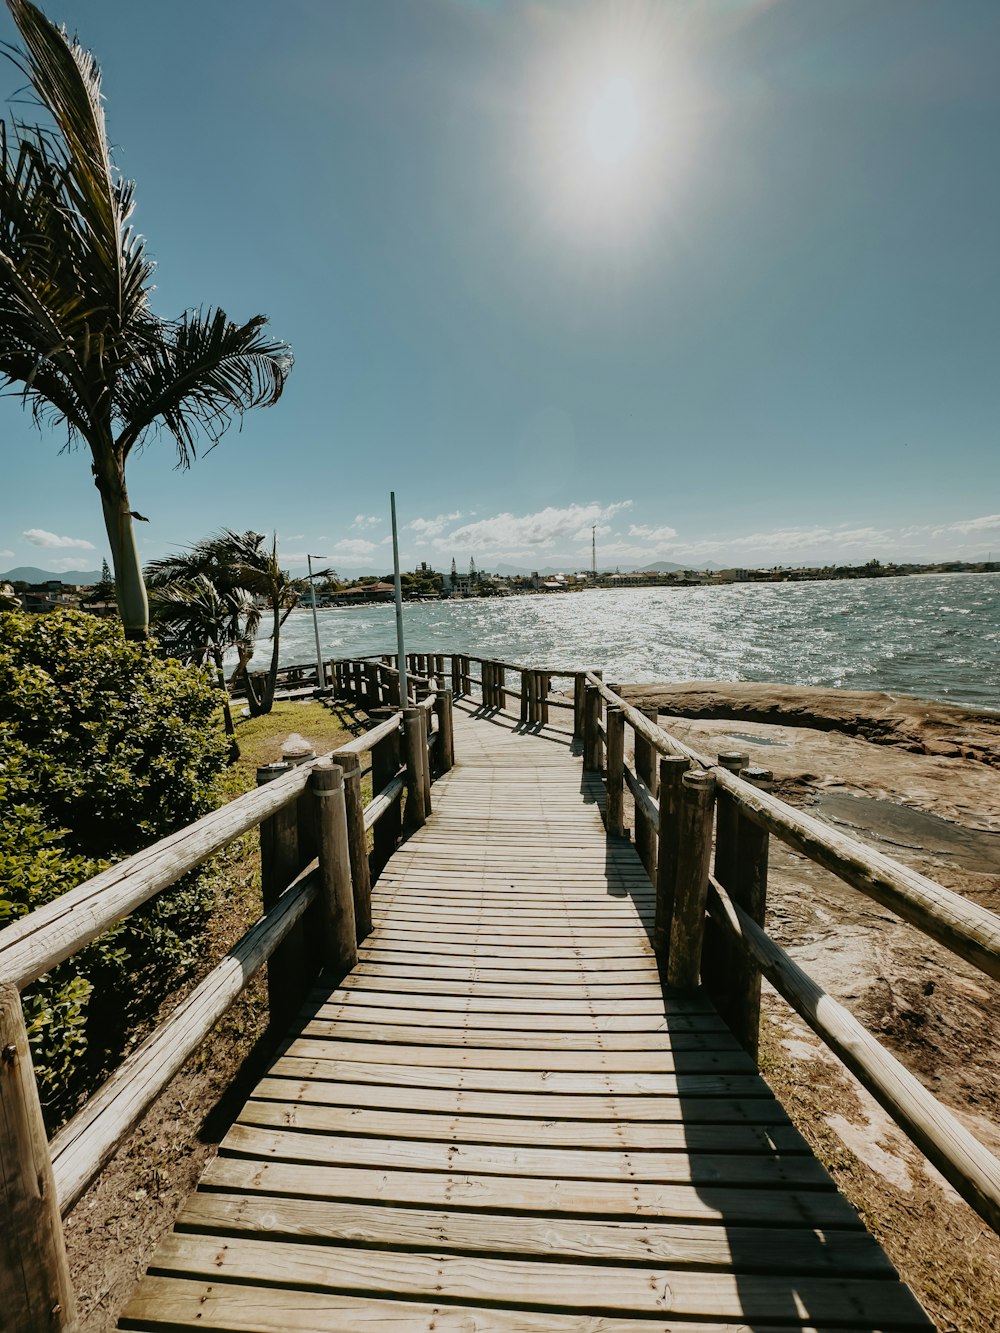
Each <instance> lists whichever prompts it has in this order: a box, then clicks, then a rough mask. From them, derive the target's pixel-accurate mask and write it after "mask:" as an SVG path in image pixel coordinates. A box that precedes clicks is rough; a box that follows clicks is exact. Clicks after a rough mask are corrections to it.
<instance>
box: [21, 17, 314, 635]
mask: <svg viewBox="0 0 1000 1333" xmlns="http://www.w3.org/2000/svg"><path fill="white" fill-rule="evenodd" d="M7 5H8V7H9V9H10V11H11V13H12V14H13V16H14V21H15V23H16V24H17V26H18V29H19V31H20V33H21V37H22V38H23V41H24V45H25V48H26V49H25V51H23V52H21V51H19V50H18V49H17V48H14V47H7V48H6V54H7V55H8V56H9V58H10V59H11V60H12V61H13V63H14V64H15V65H16V66H17V67H18V69H19V70H21V72H22V73H23V74H24V75H25V76H26V77H27V79H28V81H29V83H30V84H31V87H32V88H33V89H34V92H35V94H36V97H37V99H38V102H39V104H40V105H41V107H42V109H43V110H44V111H45V112H46V113H47V115H48V116H49V117H51V121H52V125H51V126H38V125H28V124H25V123H22V122H21V121H19V120H15V119H12V120H11V122H10V125H9V126H8V124H7V122H5V121H3V120H0V386H6V385H10V384H19V385H21V386H23V387H22V394H23V398H24V402H25V404H26V405H27V406H29V407H30V409H31V412H32V415H33V418H34V421H35V424H36V425H39V426H40V425H42V424H43V423H45V422H54V423H56V424H59V425H61V426H64V427H65V428H66V431H67V435H68V443H70V444H76V443H79V442H81V441H82V442H84V443H85V444H86V445H87V446H88V447H89V449H90V452H91V458H92V467H93V473H94V481H95V484H96V486H97V489H98V492H99V493H100V497H101V506H102V509H103V513H104V522H105V526H106V528H107V533H108V541H109V542H110V545H111V555H112V560H113V562H114V570H115V585H116V591H117V597H118V605H119V610H120V612H121V617H122V621H123V623H124V626H125V633H126V635H127V637H129V638H136V639H138V638H145V637H146V636H147V634H148V622H149V612H148V604H147V599H146V589H145V585H144V583H143V578H142V571H141V568H140V565H139V559H138V553H137V550H136V543H135V534H134V530H133V524H132V520H133V519H134V518H142V515H140V514H137V513H136V512H135V511H134V510H133V509H132V507H131V502H130V500H129V495H128V490H127V488H126V485H125V465H126V462H127V460H128V458H129V455H130V454H131V452H132V450H133V449H134V448H135V447H136V445H138V444H140V443H141V442H142V441H143V440H144V439H145V438H146V437H147V435H148V434H149V432H150V430H151V429H154V428H158V427H159V428H163V429H165V430H166V432H167V433H168V434H169V435H170V436H172V437H173V441H174V444H175V445H176V449H177V459H178V466H180V467H187V466H189V465H190V463H191V461H192V459H193V458H194V457H195V456H196V447H197V444H198V441H199V438H201V437H202V436H204V437H206V438H207V440H208V442H209V447H211V446H214V445H215V444H216V443H218V440H219V438H220V437H221V435H222V434H223V432H224V431H225V430H226V428H227V427H228V425H229V424H230V421H231V420H232V418H233V417H234V416H241V415H242V414H243V413H244V412H245V411H247V410H248V409H249V408H252V407H259V406H268V405H270V404H273V403H275V402H277V400H278V398H279V397H280V396H281V391H282V389H283V388H284V385H285V381H286V379H287V376H288V372H289V370H290V368H291V356H290V353H289V351H288V348H287V347H286V346H285V344H284V343H281V342H276V341H273V340H271V339H268V338H267V337H265V334H264V328H265V326H266V323H267V321H266V319H265V318H264V317H263V316H262V315H255V316H254V317H253V318H252V319H250V320H248V321H247V322H246V323H245V324H237V323H234V322H233V321H231V320H230V319H229V317H228V316H227V315H226V314H225V312H224V311H222V310H218V309H207V310H197V311H188V312H186V313H185V314H183V315H182V316H181V317H180V319H177V320H172V321H171V320H164V319H161V318H159V317H158V316H156V315H154V314H153V312H152V310H151V309H150V303H149V295H150V291H151V285H150V284H151V277H152V272H153V263H152V261H151V260H150V259H149V258H148V256H147V255H146V253H145V250H144V246H143V241H142V238H141V237H140V236H138V235H137V234H136V233H135V232H134V231H133V229H132V227H131V226H130V225H129V217H130V215H131V213H132V207H133V192H134V187H133V183H132V182H131V181H127V180H124V179H123V178H122V177H121V176H120V175H119V174H118V172H117V171H116V169H115V167H114V164H113V162H112V159H111V152H110V148H109V145H108V140H107V134H106V131H105V123H104V110H103V105H102V100H101V75H100V70H99V69H98V66H97V64H96V62H95V60H94V58H93V56H92V55H90V53H89V52H87V51H85V50H84V49H83V47H82V46H81V45H80V44H79V42H78V41H77V40H76V39H75V38H70V37H69V36H68V35H67V34H66V32H65V30H62V29H59V28H57V27H56V26H55V25H54V24H53V23H51V22H50V21H49V20H48V19H47V18H46V17H45V15H44V14H42V13H41V11H40V10H39V9H38V8H37V7H36V6H35V5H33V4H31V3H29V0H7Z"/></svg>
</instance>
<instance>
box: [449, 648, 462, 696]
mask: <svg viewBox="0 0 1000 1333" xmlns="http://www.w3.org/2000/svg"><path fill="white" fill-rule="evenodd" d="M451 693H452V697H453V698H455V699H457V698H458V696H459V695H460V694H461V693H462V659H461V657H460V656H459V655H458V653H452V655H451Z"/></svg>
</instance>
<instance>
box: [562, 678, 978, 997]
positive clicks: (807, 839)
mask: <svg viewBox="0 0 1000 1333" xmlns="http://www.w3.org/2000/svg"><path fill="white" fill-rule="evenodd" d="M587 678H588V680H591V681H593V683H594V684H595V687H596V688H598V689H599V690H600V691H601V692H602V695H603V697H604V698H605V700H606V701H607V702H609V703H616V704H621V705H622V707H623V709H624V712H625V716H626V718H627V719H628V721H629V722H630V723H631V724H632V726H633V727H635V729H636V731H642V733H643V735H644V736H645V737H646V738H647V739H648V740H650V741H651V743H652V744H653V745H654V747H655V748H657V749H658V750H659V751H660V753H661V754H679V755H683V756H685V757H686V758H687V759H689V760H690V761H691V762H692V763H694V764H696V765H697V766H698V767H700V768H711V767H712V762H711V760H710V759H707V758H706V757H705V756H703V755H701V754H699V753H698V752H697V751H696V750H693V749H692V748H691V747H690V746H689V745H685V744H684V743H683V741H679V740H678V739H677V738H676V737H674V736H670V735H669V734H668V733H666V732H664V731H662V730H661V729H660V728H659V727H654V726H652V724H651V723H650V722H648V721H647V719H646V718H644V717H643V715H642V713H641V712H639V710H638V709H636V708H633V707H632V706H631V705H630V704H626V703H625V702H624V701H623V700H622V699H620V698H619V697H618V695H616V694H614V693H612V691H610V690H608V689H607V687H606V686H605V685H604V684H603V683H602V682H601V681H600V679H599V678H598V677H597V676H596V674H595V673H594V672H589V673H588V677H587ZM717 778H718V786H719V790H720V791H724V792H727V793H728V794H730V795H732V796H734V797H735V798H736V799H737V801H738V803H739V805H740V808H741V810H742V811H743V813H744V814H745V815H747V816H748V817H749V818H751V819H753V820H754V821H755V822H757V823H759V824H761V825H762V827H764V828H766V829H767V830H768V832H769V833H772V834H774V835H775V836H776V837H778V838H780V839H781V840H782V842H784V843H786V844H787V845H788V846H789V847H792V848H793V849H794V850H795V851H797V852H799V853H801V855H803V856H806V857H808V858H809V859H810V860H812V861H815V862H816V864H817V865H820V866H822V867H823V868H824V869H825V870H829V871H830V872H831V873H832V874H834V875H837V876H838V877H839V878H840V879H842V880H844V881H845V882H846V883H848V884H850V885H851V886H852V888H855V889H858V890H859V891H860V892H861V893H864V894H866V895H867V896H868V897H869V898H872V899H874V900H875V901H876V902H878V903H881V904H882V906H883V907H888V908H889V909H890V911H893V912H895V913H896V914H897V915H898V916H899V917H901V918H902V919H903V920H904V921H908V922H910V923H911V925H915V926H917V927H918V928H919V929H920V930H922V931H924V933H925V934H927V935H930V936H931V937H932V938H933V939H936V940H938V942H939V943H941V944H943V945H944V946H945V947H946V948H948V949H951V950H952V952H953V953H956V954H958V955H959V957H961V958H964V959H965V960H966V962H969V963H972V964H973V966H974V967H978V968H980V969H981V970H982V971H983V972H986V973H987V974H988V975H989V976H991V977H993V978H995V979H996V980H1000V916H997V915H996V914H995V913H994V912H990V911H988V910H987V909H986V908H985V907H981V906H980V905H979V904H978V903H974V902H972V901H971V900H970V899H968V898H965V897H963V896H962V894H959V893H955V892H953V891H952V890H951V889H946V888H944V886H943V885H941V884H936V883H935V882H934V881H933V880H930V879H927V878H926V877H925V876H924V875H920V874H918V873H917V872H916V871H915V870H911V869H910V868H909V867H908V866H903V865H900V863H899V862H898V861H893V860H892V859H891V858H890V857H888V856H883V855H882V853H881V852H876V851H874V850H873V849H872V848H870V847H865V846H863V845H862V844H861V843H859V842H856V841H855V840H854V839H853V838H848V837H846V836H845V835H844V834H842V833H838V832H837V831H836V830H834V829H831V828H830V827H829V825H827V824H824V823H823V822H822V821H821V820H818V819H815V818H813V816H811V815H807V814H805V813H804V812H803V811H801V810H793V809H792V807H791V806H789V805H786V804H785V802H784V801H781V800H779V799H778V798H777V797H774V796H771V795H769V794H768V793H766V792H761V791H755V790H754V788H753V787H752V786H750V785H749V784H748V783H745V782H744V781H743V780H742V778H739V777H737V776H736V775H735V774H731V773H726V772H725V771H724V770H723V771H720V772H719V773H718V774H717Z"/></svg>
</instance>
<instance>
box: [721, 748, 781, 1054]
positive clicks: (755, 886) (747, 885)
mask: <svg viewBox="0 0 1000 1333" xmlns="http://www.w3.org/2000/svg"><path fill="white" fill-rule="evenodd" d="M740 777H741V778H743V780H744V781H745V782H750V783H752V784H753V786H755V787H761V788H763V789H764V790H767V788H768V787H770V786H771V782H772V779H773V774H772V773H771V772H770V770H769V769H766V768H744V769H743V770H742V772H741V773H740ZM736 845H737V848H738V854H737V857H736V864H735V868H734V870H733V876H732V881H731V883H730V884H724V885H723V887H724V888H725V889H726V890H727V891H728V893H729V895H730V897H731V898H732V900H733V902H734V903H738V904H739V906H740V907H742V908H743V910H744V912H746V914H747V916H749V917H750V918H752V920H753V921H754V922H756V924H757V925H758V926H761V927H763V925H764V915H765V912H766V910H767V855H768V833H767V829H763V828H761V827H760V825H759V824H755V823H754V822H753V820H752V819H748V818H747V817H746V816H745V815H742V814H738V816H737V828H736ZM730 969H731V970H730V972H729V978H728V985H727V987H726V991H727V995H726V1000H725V1001H724V1002H723V1005H722V1017H723V1018H725V1020H726V1021H727V1023H728V1024H729V1026H730V1028H731V1029H732V1032H733V1035H734V1036H735V1038H736V1040H737V1041H738V1042H739V1043H740V1045H741V1046H742V1047H743V1048H744V1049H745V1050H746V1051H747V1052H748V1053H749V1054H750V1055H752V1056H753V1058H754V1059H755V1060H756V1059H757V1053H758V1049H759V1045H760V969H759V967H758V966H757V965H756V964H755V963H754V962H753V960H752V959H751V958H750V957H749V955H748V954H746V953H744V952H743V950H742V949H739V950H734V951H733V954H732V957H731V960H730Z"/></svg>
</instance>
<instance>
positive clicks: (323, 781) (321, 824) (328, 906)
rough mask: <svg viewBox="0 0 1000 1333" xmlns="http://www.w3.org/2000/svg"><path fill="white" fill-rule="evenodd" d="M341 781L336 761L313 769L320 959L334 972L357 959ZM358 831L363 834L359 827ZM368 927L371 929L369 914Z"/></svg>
mask: <svg viewBox="0 0 1000 1333" xmlns="http://www.w3.org/2000/svg"><path fill="white" fill-rule="evenodd" d="M345 785H346V784H345V781H344V773H343V770H342V769H341V768H340V767H338V766H337V764H335V763H333V762H331V763H329V764H319V765H317V767H316V768H314V769H313V773H312V781H311V786H312V790H313V795H314V796H315V798H316V803H317V806H318V819H317V825H318V830H317V831H318V842H319V889H320V897H319V902H320V909H321V930H322V954H323V963H324V965H325V966H326V967H327V968H329V969H330V970H331V971H332V972H333V973H334V974H335V975H337V976H343V975H344V973H346V972H349V971H350V970H351V968H352V967H353V966H354V964H355V963H356V962H357V959H358V927H357V918H356V915H355V913H356V901H357V899H356V895H355V888H354V885H353V883H352V878H351V876H352V865H351V854H350V830H349V826H348V822H347V800H346V794H345V790H344V788H345ZM361 832H362V837H363V836H364V829H363V828H362V831H361ZM366 868H367V860H366ZM368 928H369V930H370V929H371V918H370V917H369V919H368Z"/></svg>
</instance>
